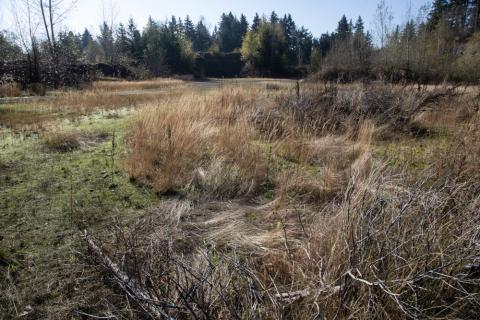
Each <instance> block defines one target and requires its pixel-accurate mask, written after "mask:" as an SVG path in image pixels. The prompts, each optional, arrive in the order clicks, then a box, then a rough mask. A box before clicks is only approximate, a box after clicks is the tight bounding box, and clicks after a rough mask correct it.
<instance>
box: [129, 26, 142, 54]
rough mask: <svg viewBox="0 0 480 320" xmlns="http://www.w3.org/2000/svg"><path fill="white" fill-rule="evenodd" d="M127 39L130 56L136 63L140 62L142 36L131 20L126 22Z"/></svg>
mask: <svg viewBox="0 0 480 320" xmlns="http://www.w3.org/2000/svg"><path fill="white" fill-rule="evenodd" d="M127 38H128V46H129V52H130V55H131V56H132V57H133V58H134V59H135V60H136V61H137V62H140V61H141V60H142V58H143V43H142V35H141V33H140V31H139V30H138V29H137V25H136V24H135V21H133V19H132V18H130V19H129V20H128V27H127Z"/></svg>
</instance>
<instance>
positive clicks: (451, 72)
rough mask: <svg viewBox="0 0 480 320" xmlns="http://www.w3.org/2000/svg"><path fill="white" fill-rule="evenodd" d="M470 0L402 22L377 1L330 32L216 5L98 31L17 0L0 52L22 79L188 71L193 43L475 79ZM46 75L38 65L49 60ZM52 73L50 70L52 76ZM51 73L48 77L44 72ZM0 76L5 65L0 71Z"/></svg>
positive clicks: (200, 48)
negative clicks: (210, 11)
mask: <svg viewBox="0 0 480 320" xmlns="http://www.w3.org/2000/svg"><path fill="white" fill-rule="evenodd" d="M479 7H480V1H479V0H435V1H434V2H433V4H432V5H431V6H429V7H427V6H424V7H422V8H421V9H420V11H419V12H418V14H416V16H415V17H414V14H412V13H411V12H408V13H407V17H408V19H407V20H406V22H405V23H403V24H402V25H394V24H393V13H392V11H391V9H390V8H389V7H388V6H387V5H386V3H385V1H383V0H382V1H381V2H380V3H379V5H378V7H377V11H376V14H375V19H374V26H375V27H374V28H373V29H374V30H371V31H369V30H367V29H366V27H365V24H364V20H363V19H362V17H358V18H355V19H351V18H349V17H346V16H343V17H341V19H340V21H339V22H338V27H337V28H336V30H335V31H334V32H332V33H325V34H322V35H320V36H319V37H315V36H314V35H312V33H311V32H310V31H309V30H308V29H307V28H305V27H303V26H299V25H298V24H297V23H295V21H294V19H293V17H292V16H291V15H290V14H286V15H284V16H283V17H280V16H278V15H277V13H275V12H272V13H271V14H270V15H262V16H260V15H259V14H256V15H255V17H253V19H252V21H251V22H250V21H249V20H248V18H247V17H246V16H245V15H243V14H242V15H240V17H237V16H236V15H234V14H232V13H231V12H230V13H225V14H223V15H222V16H221V18H220V22H219V23H218V25H216V26H215V27H214V28H213V30H212V31H210V30H209V28H208V27H207V25H206V23H205V21H203V20H202V19H200V20H199V21H198V22H196V23H194V22H193V21H192V19H191V18H190V17H189V16H187V17H186V18H184V19H182V18H177V17H172V18H171V19H170V20H168V21H158V20H155V19H154V18H152V17H151V18H149V20H148V22H147V23H146V25H145V27H144V28H143V29H140V28H139V27H138V25H137V23H136V22H135V21H134V20H133V19H130V20H129V21H128V22H127V23H126V24H123V23H119V24H116V23H114V22H113V21H114V19H113V18H112V19H105V20H111V21H104V22H103V23H102V24H101V25H100V26H99V30H98V33H97V34H96V33H95V32H94V31H93V30H88V29H85V30H84V32H83V33H78V34H77V33H75V32H73V31H69V30H64V29H62V28H61V23H62V19H65V17H66V16H67V13H68V14H75V12H74V7H70V6H67V5H65V2H63V1H51V2H50V3H49V4H47V3H46V2H45V3H44V2H43V1H20V2H18V3H17V4H16V7H15V12H14V17H15V21H16V26H17V28H16V30H10V31H3V32H1V33H0V61H3V62H4V63H6V62H11V61H26V63H28V66H29V67H28V72H29V73H30V75H29V78H30V79H33V80H32V82H50V83H49V84H55V85H58V84H61V82H62V74H65V73H66V72H68V70H70V69H69V68H68V67H70V66H72V65H78V64H98V63H105V64H109V65H117V66H122V67H126V68H128V70H129V74H130V75H132V76H133V77H135V78H149V77H158V76H166V75H172V74H191V73H193V72H194V70H195V63H196V58H197V57H198V55H199V54H200V53H206V52H209V53H211V54H214V55H225V54H229V53H240V54H241V59H242V61H243V63H244V68H243V72H242V74H243V75H247V76H248V75H249V76H276V77H279V76H287V77H288V76H289V75H292V74H295V75H299V74H300V75H307V74H309V73H310V74H315V75H316V76H317V77H319V78H321V79H325V80H342V81H350V80H357V79H366V78H368V79H379V78H380V79H386V80H391V81H420V82H439V81H444V80H450V81H463V82H478V80H479V76H478V75H479V74H480V33H479V31H480V17H479ZM52 66H54V67H53V68H54V70H50V73H49V75H50V76H49V77H47V78H48V79H46V77H45V76H44V75H43V76H42V70H43V69H46V68H52ZM52 75H53V76H52ZM52 78H53V79H52ZM1 80H2V82H7V81H8V80H9V79H8V77H7V75H5V74H4V75H3V76H2V79H1Z"/></svg>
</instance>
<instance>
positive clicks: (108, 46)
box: [97, 22, 115, 64]
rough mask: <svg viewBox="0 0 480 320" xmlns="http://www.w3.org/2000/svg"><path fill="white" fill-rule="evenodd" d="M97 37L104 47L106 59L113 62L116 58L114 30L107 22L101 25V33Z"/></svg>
mask: <svg viewBox="0 0 480 320" xmlns="http://www.w3.org/2000/svg"><path fill="white" fill-rule="evenodd" d="M97 38H98V42H99V43H100V46H101V47H102V49H103V53H104V56H105V60H106V61H107V62H108V63H112V64H113V63H114V59H115V52H114V39H113V30H112V28H110V26H109V25H108V24H107V23H106V22H103V24H102V25H100V35H99V36H98V37H97Z"/></svg>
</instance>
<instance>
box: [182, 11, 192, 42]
mask: <svg viewBox="0 0 480 320" xmlns="http://www.w3.org/2000/svg"><path fill="white" fill-rule="evenodd" d="M184 28H185V36H186V37H187V39H189V40H190V41H192V42H194V40H195V26H194V25H193V22H192V20H190V16H188V15H187V17H186V18H185V27H184Z"/></svg>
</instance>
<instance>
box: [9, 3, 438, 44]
mask: <svg viewBox="0 0 480 320" xmlns="http://www.w3.org/2000/svg"><path fill="white" fill-rule="evenodd" d="M10 1H11V0H0V28H11V19H10V14H9V12H8V11H9V6H10V5H9V3H10ZM14 1H18V0H14ZM379 1H380V0H363V1H358V0H343V1H339V0H337V1H332V0H296V1H295V0H294V1H292V0H241V1H238V0H237V1H233V0H203V1H202V0H79V3H78V5H77V7H76V9H75V10H74V11H73V12H72V13H71V14H70V15H69V17H68V19H67V20H66V21H65V22H64V24H65V25H66V26H68V27H69V28H71V29H74V30H76V31H82V30H83V28H84V27H88V28H89V29H90V30H93V31H94V32H96V31H97V30H98V25H99V24H100V22H101V21H102V19H103V16H104V14H103V11H104V10H103V8H104V7H105V8H110V7H111V3H113V4H114V5H113V6H114V7H115V11H116V21H117V22H122V21H123V22H126V21H127V20H128V18H129V17H133V18H134V19H135V20H136V21H137V23H138V24H139V26H143V24H144V23H145V22H146V20H147V19H148V17H149V16H152V17H153V18H155V19H157V20H164V19H166V18H167V17H170V16H171V15H175V16H181V17H185V16H186V15H187V14H189V15H190V16H191V17H192V19H193V20H194V21H196V20H198V18H200V17H204V18H205V20H206V21H207V23H208V24H209V25H210V26H211V28H213V26H214V25H215V24H216V23H217V22H218V20H219V18H220V15H221V14H222V12H228V11H232V12H233V13H235V14H237V15H239V14H240V13H242V12H243V13H245V14H246V15H247V17H248V20H249V21H251V20H252V17H253V15H254V14H255V12H258V13H266V14H269V13H270V12H271V11H272V10H275V11H276V12H277V13H278V14H279V15H283V14H284V13H291V14H292V16H293V18H294V20H295V21H296V22H297V24H299V25H304V26H305V27H307V28H308V29H310V30H311V31H312V33H313V34H314V36H316V37H318V36H319V35H320V34H321V33H324V32H326V31H333V30H334V29H335V27H336V24H337V22H338V20H339V19H340V17H341V16H342V14H346V15H347V17H349V18H352V19H354V20H355V19H356V17H358V15H361V16H362V17H363V18H364V20H365V21H366V26H367V28H368V29H373V25H372V20H373V16H374V13H375V9H376V7H377V4H378V3H379ZM386 2H387V4H388V5H389V6H390V7H391V8H392V11H393V13H394V16H395V22H396V23H402V22H404V21H405V17H406V12H407V8H408V3H409V2H410V3H411V6H412V13H413V16H416V15H417V12H418V9H419V8H420V7H421V6H422V5H425V4H428V3H430V0H386ZM107 11H110V10H107Z"/></svg>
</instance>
